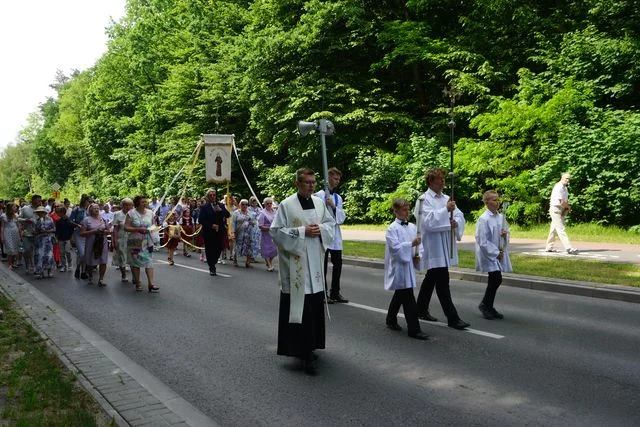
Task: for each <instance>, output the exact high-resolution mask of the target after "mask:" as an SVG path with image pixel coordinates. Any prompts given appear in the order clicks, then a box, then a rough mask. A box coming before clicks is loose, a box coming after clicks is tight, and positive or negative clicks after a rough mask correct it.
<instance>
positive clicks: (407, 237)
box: [384, 199, 428, 340]
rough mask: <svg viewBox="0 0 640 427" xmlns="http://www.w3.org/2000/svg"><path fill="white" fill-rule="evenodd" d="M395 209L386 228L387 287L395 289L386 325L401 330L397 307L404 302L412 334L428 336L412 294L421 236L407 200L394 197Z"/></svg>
mask: <svg viewBox="0 0 640 427" xmlns="http://www.w3.org/2000/svg"><path fill="white" fill-rule="evenodd" d="M393 212H394V213H395V215H396V219H395V221H393V222H392V223H391V225H389V228H388V229H387V233H386V236H385V239H386V246H385V253H384V288H385V289H386V290H388V291H394V293H393V298H392V299H391V303H390V304H389V310H388V311H387V327H388V328H389V329H392V330H394V331H401V330H402V327H401V326H400V325H399V324H398V319H397V317H398V311H399V310H400V306H402V309H403V311H404V317H405V320H406V322H407V329H408V332H409V336H410V337H411V338H415V339H419V340H426V339H428V336H427V334H425V333H423V332H422V330H421V329H420V322H419V321H418V308H417V305H416V298H415V296H414V295H413V288H415V286H416V273H415V271H414V262H413V259H414V257H418V258H419V256H420V255H419V252H416V249H414V248H415V247H418V249H417V251H420V248H421V247H422V246H421V245H420V240H421V239H420V236H418V235H417V230H416V226H415V225H414V224H411V223H409V221H408V218H409V202H408V201H406V200H405V199H396V200H394V201H393Z"/></svg>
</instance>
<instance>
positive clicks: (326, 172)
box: [320, 131, 329, 198]
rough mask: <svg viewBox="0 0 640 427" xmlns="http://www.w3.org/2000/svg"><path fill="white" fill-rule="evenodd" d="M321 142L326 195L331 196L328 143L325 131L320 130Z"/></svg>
mask: <svg viewBox="0 0 640 427" xmlns="http://www.w3.org/2000/svg"><path fill="white" fill-rule="evenodd" d="M320 143H321V145H322V174H323V177H324V197H325V198H326V197H329V166H328V164H327V144H326V142H325V137H324V132H322V131H321V132H320Z"/></svg>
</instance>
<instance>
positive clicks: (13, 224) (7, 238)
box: [0, 203, 20, 270]
mask: <svg viewBox="0 0 640 427" xmlns="http://www.w3.org/2000/svg"><path fill="white" fill-rule="evenodd" d="M17 209H18V208H17V206H16V205H15V204H14V203H7V206H6V209H5V212H4V213H3V214H2V216H0V223H1V224H2V227H1V228H2V236H1V238H2V241H3V242H4V247H5V251H6V253H7V257H8V258H7V262H8V263H9V269H10V270H13V269H15V268H16V264H17V262H18V253H19V251H20V227H19V226H18V215H17Z"/></svg>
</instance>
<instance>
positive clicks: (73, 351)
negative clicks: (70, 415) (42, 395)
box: [0, 265, 217, 427]
mask: <svg viewBox="0 0 640 427" xmlns="http://www.w3.org/2000/svg"><path fill="white" fill-rule="evenodd" d="M0 292H3V293H4V294H6V295H7V296H8V297H9V298H10V299H12V300H14V301H15V302H16V303H17V305H18V306H19V307H21V308H22V310H23V311H24V312H25V314H26V315H27V316H28V317H29V319H30V320H31V322H32V323H33V325H34V327H35V328H36V329H37V330H39V331H40V332H41V334H42V335H43V336H44V337H45V338H46V339H47V340H48V344H49V347H50V348H51V349H52V350H53V351H54V352H55V353H56V354H57V355H58V356H59V357H60V359H61V360H62V362H63V363H64V364H65V365H66V366H67V368H68V369H70V370H71V371H72V372H73V373H75V374H76V375H77V377H78V379H79V381H80V383H81V384H82V385H83V386H84V387H85V389H87V391H88V392H89V393H90V394H91V395H92V396H93V397H94V398H95V399H96V401H97V402H98V403H99V404H100V406H102V408H103V409H104V411H105V412H106V414H107V416H108V417H109V418H111V419H113V420H114V422H115V423H116V425H118V426H153V427H156V426H158V427H162V426H216V425H217V424H216V423H215V422H214V421H213V420H211V419H210V418H208V417H206V416H205V415H204V414H202V413H201V412H200V411H199V410H197V409H196V408H195V407H193V406H191V405H190V404H189V403H188V402H186V401H185V400H184V399H182V398H180V396H178V395H176V394H175V393H173V392H172V391H171V390H170V389H169V388H168V387H167V386H165V385H164V384H162V383H160V382H159V381H158V380H157V379H155V378H154V377H153V376H152V375H151V374H150V373H149V372H147V371H146V370H145V369H144V368H142V367H140V366H139V365H137V364H135V363H134V362H133V361H132V360H131V359H129V358H128V357H127V356H126V355H124V354H123V353H121V352H120V351H119V350H117V349H115V348H114V347H113V346H111V344H109V343H108V342H106V341H104V340H103V339H102V338H101V337H100V336H99V335H97V334H96V333H95V332H93V331H91V330H90V329H88V328H87V327H86V326H85V325H84V324H82V323H81V322H79V321H78V320H77V319H75V318H74V317H73V316H72V315H71V314H69V313H67V312H66V311H64V310H63V309H62V308H60V307H59V306H57V305H56V304H55V303H54V302H53V301H51V300H50V299H49V298H47V297H46V296H45V295H44V294H42V293H41V292H39V291H38V290H37V289H35V288H34V287H33V286H31V284H29V283H28V282H26V281H25V280H24V279H22V278H21V277H20V276H18V275H17V274H15V273H14V272H12V271H9V270H8V269H7V267H6V266H4V265H0Z"/></svg>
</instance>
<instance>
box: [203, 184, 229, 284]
mask: <svg viewBox="0 0 640 427" xmlns="http://www.w3.org/2000/svg"><path fill="white" fill-rule="evenodd" d="M206 198H207V200H206V203H204V204H203V205H202V206H201V207H200V216H199V217H198V221H200V225H201V226H202V227H201V228H200V234H201V235H202V239H203V240H204V251H205V255H206V257H207V264H209V274H210V275H211V276H215V275H216V274H217V273H216V264H217V263H218V258H220V252H222V243H223V239H224V234H225V233H226V232H227V229H226V219H227V218H229V211H227V209H226V208H225V207H224V205H223V204H222V203H220V202H218V196H217V193H216V190H214V189H210V190H208V191H207V195H206Z"/></svg>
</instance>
